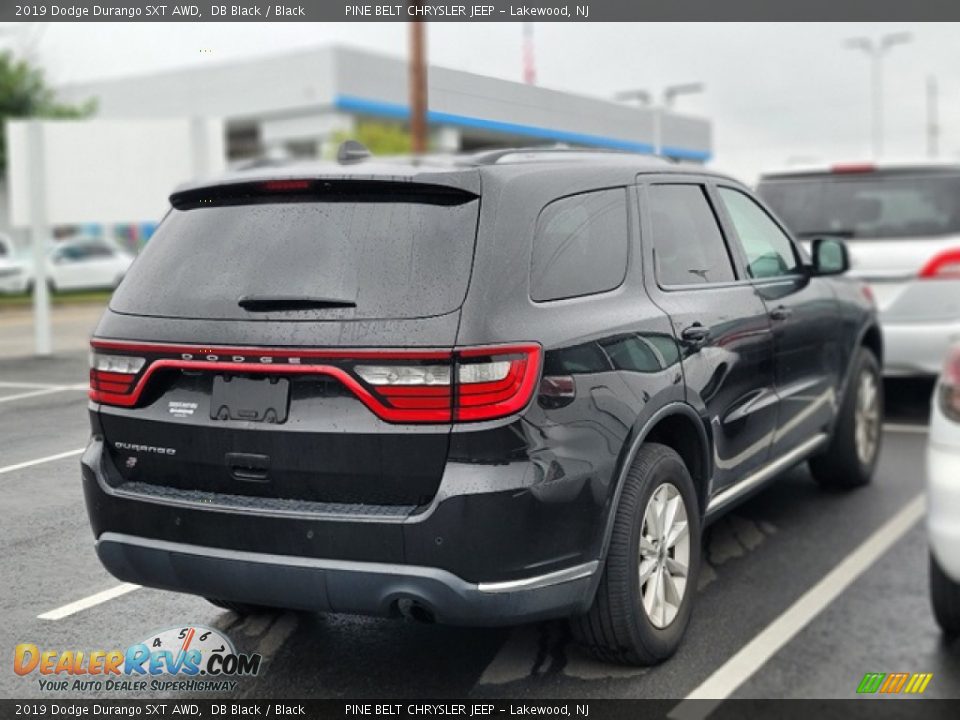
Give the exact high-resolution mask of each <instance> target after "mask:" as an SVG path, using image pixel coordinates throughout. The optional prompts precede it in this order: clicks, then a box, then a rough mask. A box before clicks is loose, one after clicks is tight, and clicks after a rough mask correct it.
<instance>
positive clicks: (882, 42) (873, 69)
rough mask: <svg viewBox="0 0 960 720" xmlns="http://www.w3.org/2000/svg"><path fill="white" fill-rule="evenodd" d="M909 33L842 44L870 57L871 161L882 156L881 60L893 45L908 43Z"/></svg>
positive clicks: (852, 40)
mask: <svg viewBox="0 0 960 720" xmlns="http://www.w3.org/2000/svg"><path fill="white" fill-rule="evenodd" d="M910 39H911V35H910V33H905V32H900V33H890V34H889V35H883V36H881V37H880V38H879V39H878V40H877V41H874V40H872V39H871V38H867V37H855V38H850V39H848V40H847V41H846V42H845V43H844V44H845V45H846V46H847V47H848V48H851V49H853V50H862V51H863V52H865V53H866V54H867V55H868V56H869V57H870V88H871V89H870V95H871V98H872V99H871V106H872V110H871V113H870V116H871V125H872V129H871V135H872V145H873V159H874V160H879V159H880V156H881V155H882V154H883V58H884V56H885V55H886V54H887V53H888V52H889V51H890V49H891V48H892V47H894V46H895V45H903V44H904V43H908V42H910Z"/></svg>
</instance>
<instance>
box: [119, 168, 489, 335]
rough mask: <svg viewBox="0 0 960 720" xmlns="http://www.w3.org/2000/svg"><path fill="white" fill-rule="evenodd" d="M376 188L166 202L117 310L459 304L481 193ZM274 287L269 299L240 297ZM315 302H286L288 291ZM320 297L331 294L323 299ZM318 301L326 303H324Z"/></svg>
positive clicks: (350, 311)
mask: <svg viewBox="0 0 960 720" xmlns="http://www.w3.org/2000/svg"><path fill="white" fill-rule="evenodd" d="M405 185H406V188H405V189H404V190H403V191H402V194H401V193H398V192H385V191H381V190H377V189H376V188H372V189H371V188H369V187H367V188H366V189H363V190H357V191H352V190H349V191H343V192H331V193H330V194H329V198H328V199H323V198H322V197H310V196H295V197H294V196H284V195H277V196H270V197H267V198H254V197H246V196H239V197H224V198H215V199H214V200H213V202H212V203H209V204H207V203H204V202H203V201H202V200H197V201H191V202H186V203H181V204H180V207H177V203H176V202H175V207H174V208H173V209H172V210H171V211H170V213H169V214H168V216H167V217H166V219H165V220H164V221H163V222H162V223H161V225H160V227H159V228H158V229H157V231H156V233H155V234H154V236H153V237H152V238H151V240H150V242H149V243H148V245H147V247H146V248H145V249H144V251H143V252H142V253H141V254H140V257H139V258H138V260H137V261H136V262H135V263H134V264H133V266H132V267H131V269H130V271H129V272H128V273H127V275H126V277H125V279H124V281H123V283H122V284H121V286H120V288H119V289H118V290H117V292H116V293H115V294H114V297H113V300H112V302H111V308H112V309H113V310H115V311H117V312H121V313H130V314H137V315H154V316H161V317H177V318H210V319H224V320H246V319H254V320H257V319H331V320H338V319H394V318H416V317H428V316H432V315H441V314H445V313H449V312H452V311H453V310H456V309H457V308H459V307H460V305H461V304H462V303H463V300H464V297H465V295H466V290H467V284H468V282H469V278H470V269H471V266H472V262H473V250H474V241H475V238H476V232H477V214H478V208H479V199H478V198H477V197H476V196H475V195H472V194H468V193H459V194H452V193H450V192H446V191H445V192H442V193H439V194H434V193H433V192H432V191H431V190H430V188H429V187H428V186H422V187H420V188H419V189H418V187H419V186H411V185H408V184H405ZM242 298H245V299H249V298H261V299H267V300H269V299H271V298H275V299H278V302H277V303H275V304H273V305H271V304H270V303H269V302H265V303H264V304H263V306H262V307H263V308H265V310H251V309H249V308H250V307H251V305H250V304H249V303H245V304H244V305H243V306H241V302H240V301H241V299H242ZM291 298H292V299H293V300H297V299H307V300H310V299H313V300H316V301H318V302H317V303H316V306H315V307H312V308H306V309H296V308H295V307H294V308H292V309H291V308H290V307H286V306H285V304H284V301H285V299H291ZM326 301H329V303H327V302H326ZM324 305H325V306H324Z"/></svg>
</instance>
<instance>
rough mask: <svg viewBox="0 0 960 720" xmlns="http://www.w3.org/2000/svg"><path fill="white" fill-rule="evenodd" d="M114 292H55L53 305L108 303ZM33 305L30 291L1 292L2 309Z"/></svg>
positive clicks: (51, 300)
mask: <svg viewBox="0 0 960 720" xmlns="http://www.w3.org/2000/svg"><path fill="white" fill-rule="evenodd" d="M112 294H113V291H112V290H76V291H73V292H69V291H67V292H55V293H53V294H52V295H51V296H50V302H51V304H52V305H56V306H60V305H79V304H87V303H96V304H99V305H106V304H107V301H108V300H110V296H111V295H112ZM31 307H33V296H32V295H30V294H29V293H20V294H18V295H2V294H0V310H18V309H24V310H26V309H29V308H31Z"/></svg>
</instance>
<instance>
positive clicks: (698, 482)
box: [597, 402, 713, 581]
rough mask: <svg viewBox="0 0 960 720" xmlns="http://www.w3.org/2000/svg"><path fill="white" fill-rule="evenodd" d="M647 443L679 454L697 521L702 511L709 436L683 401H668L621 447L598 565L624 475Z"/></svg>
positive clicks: (602, 558)
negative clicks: (690, 482) (695, 505)
mask: <svg viewBox="0 0 960 720" xmlns="http://www.w3.org/2000/svg"><path fill="white" fill-rule="evenodd" d="M648 442H657V443H661V444H663V445H666V446H667V447H670V448H672V449H673V450H675V451H676V452H677V454H678V455H680V457H681V459H682V460H683V462H684V464H685V465H686V466H687V469H688V470H689V471H690V476H691V477H692V478H693V484H694V487H696V490H697V500H698V501H699V508H698V509H699V511H700V517H701V519H702V518H703V516H704V513H705V511H706V507H707V495H708V493H709V488H710V479H711V477H712V476H713V470H712V463H711V453H710V440H709V436H708V435H707V430H706V428H705V427H704V426H703V422H702V421H701V420H700V416H699V415H698V414H697V411H696V410H694V408H693V407H691V406H690V405H688V404H687V403H683V402H671V403H669V404H667V405H664V406H663V407H661V408H660V409H659V410H657V411H656V412H654V413H653V415H651V416H650V417H649V418H647V419H646V420H645V421H643V422H642V423H640V424H639V425H638V427H637V429H636V432H635V433H633V435H632V437H631V439H630V440H629V441H628V443H627V444H626V445H625V449H626V452H624V453H623V455H622V460H621V461H620V464H619V467H618V469H617V472H616V486H615V489H614V491H613V493H612V496H611V501H610V504H609V506H608V508H607V515H606V519H605V527H604V535H603V544H602V547H601V551H600V564H601V566H602V565H603V563H604V562H605V561H606V558H607V550H608V549H609V547H610V537H611V534H612V533H613V523H614V519H615V517H616V509H617V505H618V504H619V502H620V494H621V493H622V491H623V484H624V480H625V478H626V475H627V472H628V471H629V469H630V466H631V465H632V464H633V461H634V458H635V457H636V456H637V452H638V451H639V450H640V448H641V447H642V446H643V444H644V443H648ZM599 576H600V573H598V574H597V580H598V581H599Z"/></svg>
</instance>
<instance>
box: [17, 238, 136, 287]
mask: <svg viewBox="0 0 960 720" xmlns="http://www.w3.org/2000/svg"><path fill="white" fill-rule="evenodd" d="M132 262H133V255H131V254H130V253H128V252H126V251H125V250H121V249H120V248H118V247H117V246H115V245H113V244H112V243H109V242H107V241H104V240H99V239H95V238H81V239H76V240H64V241H61V242H58V243H54V244H51V245H50V248H49V250H48V265H47V283H48V285H49V286H50V289H51V290H53V291H54V292H57V291H61V290H96V289H100V288H104V289H112V288H115V287H116V286H117V285H118V284H119V283H120V280H121V279H122V278H123V275H124V273H126V271H127V268H129V267H130V263H132ZM33 265H34V263H33V258H32V257H30V256H29V255H28V256H20V257H18V258H16V259H15V260H14V262H13V263H12V265H11V266H10V267H11V268H12V269H11V270H10V272H8V273H6V274H5V273H4V271H3V269H2V267H0V292H5V293H22V292H27V291H29V290H30V288H32V287H33V282H34V278H35V276H36V273H35V271H34V267H33Z"/></svg>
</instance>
